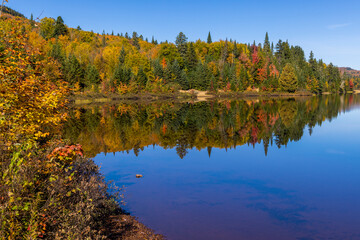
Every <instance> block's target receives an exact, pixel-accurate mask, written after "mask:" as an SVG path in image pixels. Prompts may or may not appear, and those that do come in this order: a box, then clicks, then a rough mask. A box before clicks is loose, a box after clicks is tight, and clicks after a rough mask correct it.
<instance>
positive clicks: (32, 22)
mask: <svg viewBox="0 0 360 240" xmlns="http://www.w3.org/2000/svg"><path fill="white" fill-rule="evenodd" d="M30 24H31V27H34V26H35V21H34V16H33V14H31V16H30Z"/></svg>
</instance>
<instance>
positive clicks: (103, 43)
mask: <svg viewBox="0 0 360 240" xmlns="http://www.w3.org/2000/svg"><path fill="white" fill-rule="evenodd" d="M101 44H102V46H103V47H105V46H106V35H105V30H103V33H102V38H101Z"/></svg>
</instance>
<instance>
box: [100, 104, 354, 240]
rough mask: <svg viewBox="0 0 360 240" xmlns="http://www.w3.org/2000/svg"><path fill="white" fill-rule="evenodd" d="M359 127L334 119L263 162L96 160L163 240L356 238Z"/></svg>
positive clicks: (152, 156)
mask: <svg viewBox="0 0 360 240" xmlns="http://www.w3.org/2000/svg"><path fill="white" fill-rule="evenodd" d="M359 120H360V110H353V111H351V112H348V113H346V114H342V115H339V116H338V118H337V119H333V120H332V122H329V121H325V122H323V124H322V126H321V127H319V126H317V127H315V128H314V131H313V133H312V136H309V134H308V131H304V136H303V137H302V139H301V140H300V141H299V142H292V143H289V144H288V146H287V147H286V148H285V147H282V148H281V149H278V148H277V147H276V146H273V147H270V148H269V152H268V156H267V157H265V155H264V149H263V146H262V145H256V146H255V149H254V148H253V147H252V146H250V147H248V146H241V147H237V148H236V149H230V150H229V149H228V150H227V151H225V150H224V149H213V150H212V153H211V158H209V156H208V152H207V149H204V150H202V151H198V150H190V151H189V153H188V154H187V155H186V157H185V158H184V159H180V158H179V157H178V156H177V154H176V151H175V149H168V150H164V149H162V148H160V147H155V148H153V147H148V148H145V149H144V151H142V152H140V154H139V157H136V156H135V155H134V154H133V153H131V154H126V153H116V154H115V155H113V154H108V155H106V157H105V156H104V154H99V155H98V156H97V157H96V158H95V161H96V162H97V163H99V164H100V165H101V166H102V172H103V173H104V174H105V176H106V178H107V179H108V180H110V179H111V180H114V181H115V183H116V184H117V185H120V186H121V185H125V186H126V192H125V195H126V199H125V200H126V201H127V202H128V204H127V206H126V208H127V209H128V210H129V211H130V212H131V213H133V214H134V215H135V216H138V217H139V218H140V220H141V221H143V222H144V223H145V224H147V225H148V226H150V227H152V228H154V229H155V230H158V231H159V232H162V233H164V234H166V235H168V236H169V237H170V239H319V238H320V239H328V238H330V236H331V237H332V238H333V239H360V229H359V228H358V226H359V225H360V219H359V218H358V216H359V215H360V204H359V201H358V199H359V198H360V186H359V183H360V174H359V169H360V157H359V154H360V148H359V144H358V137H359V136H358V134H359V133H360V122H359ZM135 174H143V175H144V178H142V179H136V178H135Z"/></svg>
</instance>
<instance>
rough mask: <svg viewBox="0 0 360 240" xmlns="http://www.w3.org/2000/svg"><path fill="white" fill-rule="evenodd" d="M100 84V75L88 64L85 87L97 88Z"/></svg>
mask: <svg viewBox="0 0 360 240" xmlns="http://www.w3.org/2000/svg"><path fill="white" fill-rule="evenodd" d="M99 84H100V75H99V72H98V70H97V69H96V67H95V66H94V65H92V64H89V65H88V67H87V69H86V73H85V87H87V88H90V87H91V86H97V85H99Z"/></svg>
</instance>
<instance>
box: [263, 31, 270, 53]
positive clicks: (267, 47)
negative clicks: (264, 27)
mask: <svg viewBox="0 0 360 240" xmlns="http://www.w3.org/2000/svg"><path fill="white" fill-rule="evenodd" d="M264 52H265V53H266V54H270V53H271V47H270V41H269V34H268V33H267V32H266V35H265V41H264Z"/></svg>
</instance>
